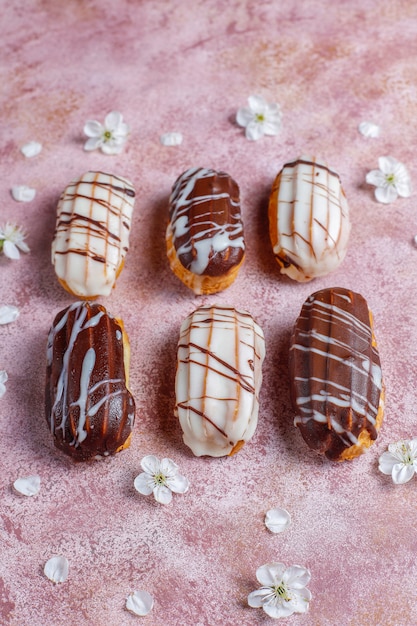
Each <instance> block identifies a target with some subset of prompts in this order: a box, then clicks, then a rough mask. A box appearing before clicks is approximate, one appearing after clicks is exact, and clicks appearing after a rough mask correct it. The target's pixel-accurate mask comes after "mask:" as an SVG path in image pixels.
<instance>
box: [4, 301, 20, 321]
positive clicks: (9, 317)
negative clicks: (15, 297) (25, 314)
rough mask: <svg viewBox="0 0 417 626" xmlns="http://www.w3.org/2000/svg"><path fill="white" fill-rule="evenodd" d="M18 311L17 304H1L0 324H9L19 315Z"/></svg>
mask: <svg viewBox="0 0 417 626" xmlns="http://www.w3.org/2000/svg"><path fill="white" fill-rule="evenodd" d="M19 315H20V312H19V309H18V308H17V306H12V305H11V304H2V305H1V306H0V324H10V322H14V321H16V320H17V318H18V317H19Z"/></svg>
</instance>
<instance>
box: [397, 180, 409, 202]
mask: <svg viewBox="0 0 417 626" xmlns="http://www.w3.org/2000/svg"><path fill="white" fill-rule="evenodd" d="M395 188H396V189H397V192H398V195H399V196H401V197H402V198H409V197H410V196H411V191H412V189H411V183H410V181H404V182H403V181H398V182H397V183H396V184H395Z"/></svg>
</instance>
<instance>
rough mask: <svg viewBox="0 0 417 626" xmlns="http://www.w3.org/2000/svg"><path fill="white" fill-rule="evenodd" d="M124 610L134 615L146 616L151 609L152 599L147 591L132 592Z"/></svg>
mask: <svg viewBox="0 0 417 626" xmlns="http://www.w3.org/2000/svg"><path fill="white" fill-rule="evenodd" d="M126 608H127V610H128V611H130V612H131V613H133V614H134V615H140V616H142V615H147V614H148V613H149V612H150V611H151V610H152V608H153V597H152V596H151V594H150V593H148V592H147V591H143V590H141V591H134V592H133V593H131V594H130V595H129V596H128V597H127V600H126Z"/></svg>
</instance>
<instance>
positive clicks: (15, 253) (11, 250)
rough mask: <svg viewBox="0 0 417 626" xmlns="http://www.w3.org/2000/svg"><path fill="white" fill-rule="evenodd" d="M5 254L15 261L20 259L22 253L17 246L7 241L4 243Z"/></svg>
mask: <svg viewBox="0 0 417 626" xmlns="http://www.w3.org/2000/svg"><path fill="white" fill-rule="evenodd" d="M3 253H4V254H5V256H7V257H8V258H9V259H13V260H14V261H16V260H17V259H20V252H19V250H18V248H17V246H16V245H15V244H14V243H13V242H12V241H8V240H7V239H5V240H4V242H3Z"/></svg>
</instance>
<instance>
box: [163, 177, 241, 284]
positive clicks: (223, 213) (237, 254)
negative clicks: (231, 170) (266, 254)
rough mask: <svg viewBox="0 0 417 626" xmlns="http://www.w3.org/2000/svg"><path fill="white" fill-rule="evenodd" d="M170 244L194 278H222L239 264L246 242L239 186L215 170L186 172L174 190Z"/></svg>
mask: <svg viewBox="0 0 417 626" xmlns="http://www.w3.org/2000/svg"><path fill="white" fill-rule="evenodd" d="M167 240H172V244H173V246H174V247H175V251H176V255H177V257H178V258H179V260H180V262H181V264H182V265H183V266H184V267H185V269H187V270H189V271H190V272H192V273H193V274H197V275H202V274H208V275H211V276H217V275H222V274H224V273H226V272H227V271H228V270H230V269H231V268H232V267H233V266H235V265H236V264H237V263H239V262H240V261H241V260H242V257H243V254H244V251H245V241H244V234H243V223H242V219H241V213H240V200H239V188H238V186H237V184H236V182H235V181H234V180H233V179H232V178H231V177H230V176H229V175H228V174H226V173H224V172H216V171H214V170H212V169H206V168H191V169H189V170H187V171H186V172H184V173H183V174H182V175H181V176H180V177H179V178H178V179H177V181H176V182H175V184H174V186H173V188H172V193H171V196H170V221H169V224H168V228H167Z"/></svg>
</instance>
